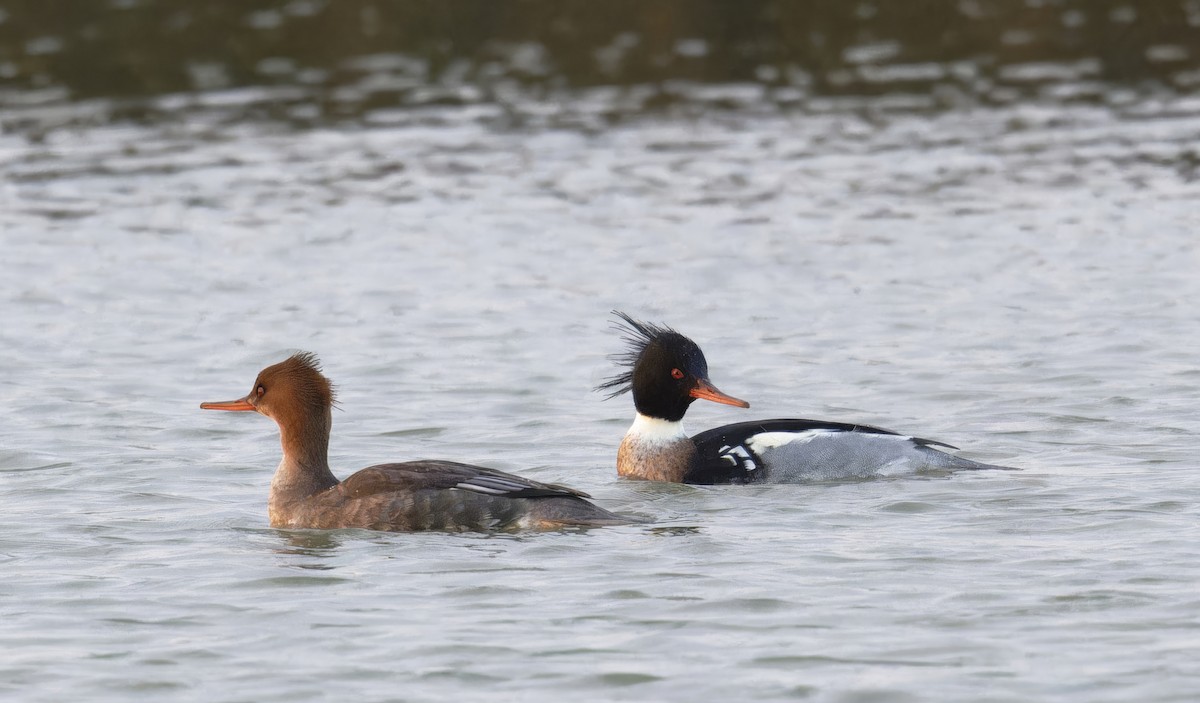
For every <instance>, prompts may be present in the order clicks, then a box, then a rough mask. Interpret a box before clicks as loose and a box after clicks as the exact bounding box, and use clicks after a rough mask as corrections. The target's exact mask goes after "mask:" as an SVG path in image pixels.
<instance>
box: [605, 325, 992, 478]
mask: <svg viewBox="0 0 1200 703" xmlns="http://www.w3.org/2000/svg"><path fill="white" fill-rule="evenodd" d="M615 314H616V315H617V316H618V317H619V318H620V319H621V320H622V321H623V322H624V325H623V326H622V327H621V329H622V330H623V331H624V332H625V339H626V341H627V342H629V344H630V349H629V351H628V352H627V353H626V354H624V355H622V356H620V357H618V361H619V362H620V363H621V364H622V365H624V366H626V367H628V368H627V370H626V371H624V372H622V373H620V374H618V375H617V376H615V377H613V378H611V379H609V380H608V381H606V382H605V383H603V384H601V385H600V386H599V387H598V388H597V390H600V391H608V392H609V393H610V395H609V397H610V398H611V397H614V396H617V395H620V394H622V393H624V392H626V391H632V392H633V404H634V406H635V408H636V409H637V417H636V419H634V422H633V425H632V426H631V427H630V428H629V431H628V432H627V433H626V434H625V438H624V439H623V440H622V441H621V447H620V449H619V450H618V451H617V473H619V474H620V475H621V476H628V477H632V478H641V479H648V480H652V481H673V482H680V483H700V484H714V483H798V482H806V481H820V480H833V479H849V478H866V477H872V476H884V475H893V474H900V473H910V472H915V471H922V470H958V469H1003V468H1007V467H1003V466H992V465H990V464H981V463H979V462H976V461H971V460H970V459H964V458H962V457H957V456H954V455H952V454H947V453H946V452H944V451H941V450H939V449H937V448H936V447H945V448H947V449H956V447H953V446H951V445H949V444H945V443H943V442H935V441H933V440H928V439H920V438H918V437H911V436H907V435H902V434H899V433H897V432H892V431H891V430H884V429H880V428H878V427H871V426H869V425H853V424H846V423H841V422H825V421H821V420H801V419H776V420H761V421H758V422H739V423H737V424H733V425H725V426H723V427H717V428H715V429H711V430H708V431H707V432H701V433H700V434H698V435H696V436H694V437H690V438H689V437H688V436H687V435H686V434H685V433H684V430H683V423H682V420H683V416H684V414H685V413H687V409H688V406H689V405H691V404H692V402H693V401H694V400H696V399H697V398H702V399H704V400H711V401H713V402H717V403H724V404H726V405H735V406H737V407H741V408H748V407H750V404H749V403H747V402H746V401H744V400H739V399H738V398H734V397H732V396H729V395H726V394H725V393H722V392H721V391H719V390H717V388H716V387H715V386H713V384H712V382H711V381H709V379H708V362H707V361H706V360H705V358H704V352H702V351H700V347H699V346H697V345H696V343H695V342H693V341H692V340H690V339H688V338H687V337H685V336H683V335H682V334H680V333H678V332H676V331H675V330H672V329H671V328H669V327H663V326H658V325H651V324H647V323H644V322H639V321H637V320H635V319H633V318H632V317H630V316H628V315H626V314H624V313H620V312H618V313H615Z"/></svg>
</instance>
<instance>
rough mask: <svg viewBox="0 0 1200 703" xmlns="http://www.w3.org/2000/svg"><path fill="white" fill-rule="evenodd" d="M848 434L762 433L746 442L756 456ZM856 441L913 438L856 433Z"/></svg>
mask: <svg viewBox="0 0 1200 703" xmlns="http://www.w3.org/2000/svg"><path fill="white" fill-rule="evenodd" d="M846 434H847V433H846V432H844V431H842V430H805V431H803V432H760V433H759V434H756V435H753V436H752V437H750V438H749V439H747V440H746V446H747V447H749V448H750V451H752V452H754V453H755V454H762V453H763V452H765V451H767V450H768V449H778V448H780V447H786V446H788V445H791V444H795V445H801V444H808V443H809V442H811V441H813V440H814V439H818V438H821V437H829V436H832V435H842V436H845V435H846ZM853 434H854V435H855V439H866V440H868V441H870V440H873V439H878V440H882V441H885V442H896V441H900V442H911V441H912V437H905V436H903V435H895V434H876V433H874V432H855V433H853Z"/></svg>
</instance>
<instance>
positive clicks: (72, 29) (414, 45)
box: [0, 0, 1200, 127]
mask: <svg viewBox="0 0 1200 703" xmlns="http://www.w3.org/2000/svg"><path fill="white" fill-rule="evenodd" d="M1198 46H1200V2H1197V1H1196V0H1141V1H1140V2H1136V3H1135V2H1127V1H1123V0H1060V1H1058V2H1041V1H1039V2H1033V1H1028V2H1018V1H1016V0H990V1H989V0H959V1H957V2H952V1H948V0H927V1H925V2H919V3H880V2H846V3H843V2H805V3H797V2H789V1H787V0H745V1H743V2H737V3H729V2H720V1H719V0H709V1H707V2H688V1H686V0H676V1H666V0H664V1H660V2H643V1H641V0H613V1H610V2H605V3H591V2H578V1H576V2H520V3H518V2H511V3H500V2H491V1H490V0H478V1H463V0H457V1H454V2H446V3H383V2H379V1H378V0H340V1H339V2H336V3H334V2H322V1H321V0H286V1H285V0H256V1H255V2H239V3H180V2H168V1H157V2H156V1H154V0H106V1H99V0H98V1H97V2H89V3H71V4H69V5H67V6H65V7H64V6H61V5H59V4H48V3H45V2H42V1H41V0H10V1H9V2H5V3H3V5H0V106H4V107H8V108H16V107H21V106H30V105H47V104H61V103H63V102H64V101H78V100H82V99H90V98H97V97H103V98H146V97H152V96H161V95H168V94H175V93H185V92H192V91H201V92H204V91H209V92H211V91H227V90H229V89H233V88H239V87H247V86H257V87H262V88H267V89H269V90H267V91H266V92H263V93H258V94H257V96H258V99H256V100H253V101H251V102H252V105H243V113H242V115H241V116H243V117H245V116H251V117H269V118H272V119H279V120H286V121H290V122H293V123H297V124H311V123H319V122H327V121H331V120H333V121H337V120H345V119H357V118H360V117H361V116H363V115H364V114H366V113H369V112H371V111H375V110H380V109H384V108H392V107H406V106H420V105H446V104H475V103H496V104H501V105H506V104H510V103H512V102H513V101H514V98H515V97H517V96H521V97H522V99H524V100H528V99H529V98H531V97H532V98H539V97H540V98H545V97H548V96H563V95H568V94H569V93H565V92H563V91H564V90H565V89H578V88H594V87H599V86H607V87H618V88H623V89H625V90H624V91H623V92H622V93H621V94H622V100H621V101H612V100H609V101H608V102H610V103H612V105H611V108H612V109H611V112H612V113H613V114H611V115H609V117H610V118H613V117H619V116H620V115H621V114H625V113H627V112H629V111H636V110H645V109H653V108H657V107H662V106H664V105H670V104H677V103H680V102H684V103H688V102H692V101H697V100H699V101H701V102H703V103H704V104H705V105H706V106H713V105H715V106H718V107H719V106H722V105H726V104H731V103H732V104H733V105H735V106H736V105H741V104H742V103H744V102H748V101H749V102H765V103H770V104H780V105H794V104H798V103H799V104H807V103H808V102H809V101H811V100H812V99H813V98H814V97H818V96H829V95H879V94H890V95H897V96H909V97H908V101H909V102H908V103H906V104H907V105H908V106H909V107H915V108H940V107H947V106H956V105H960V104H962V103H963V102H973V103H978V102H982V103H985V104H987V103H1008V102H1012V101H1013V100H1017V99H1020V98H1028V97H1038V98H1042V99H1052V100H1058V101H1064V100H1065V101H1085V102H1103V101H1113V100H1117V101H1120V100H1130V99H1133V98H1132V97H1131V96H1130V95H1128V94H1125V93H1120V92H1118V93H1116V94H1115V95H1114V94H1113V93H1112V92H1111V91H1110V90H1108V89H1106V88H1105V87H1104V86H1106V85H1107V86H1111V85H1113V84H1119V85H1124V86H1128V87H1132V88H1136V89H1137V92H1138V93H1144V91H1145V89H1147V88H1159V89H1168V90H1176V91H1190V90H1194V89H1195V88H1196V86H1197V85H1200V50H1197V48H1196V47H1198ZM697 83H700V84H744V85H745V86H746V88H744V89H743V90H740V91H731V92H730V91H716V92H709V93H705V92H703V91H699V92H698V91H696V90H694V85H693V84H697ZM635 88H636V89H635ZM108 107H109V109H111V110H113V111H114V113H113V114H112V115H111V116H112V117H115V118H136V119H145V118H147V117H154V116H156V115H157V114H158V113H159V112H161V111H162V110H163V109H164V108H165V107H166V108H169V104H168V105H166V106H164V105H163V104H158V103H146V102H144V101H133V102H128V101H126V102H124V103H121V104H119V105H115V106H108ZM12 121H13V118H12V116H11V115H10V116H9V117H8V122H9V126H10V127H11V126H12Z"/></svg>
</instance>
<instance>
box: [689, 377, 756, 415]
mask: <svg viewBox="0 0 1200 703" xmlns="http://www.w3.org/2000/svg"><path fill="white" fill-rule="evenodd" d="M688 395H690V396H692V397H693V398H700V399H701V400H711V401H712V402H714V403H722V404H724V405H736V406H737V407H739V408H748V407H750V404H749V403H747V402H746V401H744V400H741V399H740V398H734V397H733V396H731V395H725V394H724V393H722V392H721V391H719V390H717V387H716V386H714V385H713V384H712V383H710V382H709V381H708V380H707V379H703V378H702V379H700V380H698V381H696V387H695V388H693V389H692V390H691V391H690V392H689V393H688Z"/></svg>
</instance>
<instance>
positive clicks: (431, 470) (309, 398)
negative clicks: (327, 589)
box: [200, 352, 638, 532]
mask: <svg viewBox="0 0 1200 703" xmlns="http://www.w3.org/2000/svg"><path fill="white" fill-rule="evenodd" d="M333 402H334V401H333V384H331V383H330V382H329V379H327V378H325V376H324V375H322V373H321V368H320V366H319V363H318V361H317V358H316V357H315V356H313V355H312V354H310V353H304V352H302V353H299V354H296V355H294V356H292V357H291V358H289V359H287V360H286V361H282V362H280V363H278V364H275V365H274V366H268V367H267V368H265V369H263V370H262V371H261V372H260V373H259V374H258V378H257V379H256V380H255V381H254V387H253V389H252V390H251V391H250V393H249V395H247V396H246V397H245V398H240V399H238V400H231V401H227V402H223V403H201V404H200V407H201V408H204V409H206V410H232V411H239V412H251V411H254V412H259V413H262V414H263V415H266V416H267V417H269V418H271V419H272V420H274V421H275V422H276V423H277V424H278V425H279V435H280V442H281V443H282V444H283V461H281V462H279V468H277V469H275V477H274V478H273V479H272V480H271V497H270V500H269V501H268V503H267V510H268V513H269V515H270V519H271V526H272V527H291V528H317V529H336V528H346V527H359V528H365V529H369V530H388V531H393V532H411V531H416V530H455V531H465V530H475V531H487V530H516V529H556V528H560V527H567V526H582V527H599V526H603V525H626V524H630V523H632V522H638V521H637V520H630V519H626V518H622V517H621V516H619V515H615V514H613V513H610V512H608V511H607V510H604V509H603V508H600V507H598V506H596V505H593V504H591V503H589V502H588V501H586V500H584V498H587V497H588V495H587V494H586V493H581V492H580V491H576V490H574V489H571V488H567V487H565V486H559V485H556V484H548V483H539V482H537V481H531V480H529V479H527V478H521V477H520V476H514V475H512V474H508V473H504V472H503V471H497V470H495V469H486V468H483V467H479V466H470V465H468V464H459V463H456V462H453V461H410V462H405V463H402V464H379V465H377V466H371V467H368V468H365V469H363V470H362V471H359V472H357V473H355V474H353V475H351V476H350V477H349V478H347V479H346V480H344V481H338V480H337V478H336V477H335V476H334V475H333V473H332V472H331V471H330V470H329V458H328V449H329V429H330V425H331V424H332V423H333V418H332V416H331V413H330V409H331V408H332V407H333Z"/></svg>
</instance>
